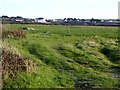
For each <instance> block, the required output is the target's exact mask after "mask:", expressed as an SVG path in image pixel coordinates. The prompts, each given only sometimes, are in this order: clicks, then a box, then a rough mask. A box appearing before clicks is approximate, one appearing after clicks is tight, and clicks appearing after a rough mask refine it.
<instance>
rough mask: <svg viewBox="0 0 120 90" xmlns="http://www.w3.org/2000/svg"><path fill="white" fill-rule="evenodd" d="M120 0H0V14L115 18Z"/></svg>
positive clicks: (32, 16)
mask: <svg viewBox="0 0 120 90" xmlns="http://www.w3.org/2000/svg"><path fill="white" fill-rule="evenodd" d="M119 1H120V0H0V16H2V15H8V16H22V17H25V18H26V17H28V18H37V17H44V18H46V19H50V18H51V19H55V18H84V19H87V18H88V19H91V18H98V19H117V18H118V2H119Z"/></svg>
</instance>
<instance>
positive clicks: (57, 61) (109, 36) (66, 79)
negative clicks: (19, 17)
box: [3, 24, 120, 88]
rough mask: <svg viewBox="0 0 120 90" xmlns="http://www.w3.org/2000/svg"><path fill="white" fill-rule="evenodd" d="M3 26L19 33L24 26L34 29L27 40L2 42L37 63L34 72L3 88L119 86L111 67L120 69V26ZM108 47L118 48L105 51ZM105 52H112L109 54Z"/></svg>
mask: <svg viewBox="0 0 120 90" xmlns="http://www.w3.org/2000/svg"><path fill="white" fill-rule="evenodd" d="M3 26H4V27H6V30H20V29H21V28H23V27H33V28H34V29H35V30H25V31H24V32H25V33H26V34H27V35H26V37H25V38H14V37H10V38H4V39H3V43H8V44H10V45H12V47H14V50H13V49H12V50H13V51H17V52H18V53H20V54H21V55H22V56H23V57H29V58H31V59H32V60H33V61H34V62H35V63H36V64H37V66H36V68H37V70H36V71H34V72H31V73H28V72H21V73H19V74H18V75H17V78H15V79H13V78H8V79H6V80H4V87H9V88H26V87H27V88H49V87H51V88H59V87H67V88H68V87H69V88H74V87H80V88H94V87H99V88H100V87H104V88H118V87H120V86H119V85H120V84H119V82H118V81H119V80H118V79H117V78H114V77H113V76H112V71H111V67H113V66H114V67H118V66H120V64H119V63H117V62H119V56H118V55H119V52H117V49H118V48H119V47H118V46H117V34H118V33H117V27H100V26H98V27H95V26H61V25H30V24H28V25H27V24H26V25H24V24H23V25H21V24H16V25H14V24H12V25H11V24H6V25H3ZM108 46H110V47H112V48H114V47H116V48H117V49H115V50H114V49H106V48H105V47H108ZM105 50H108V51H109V53H107V54H106V51H105ZM111 55H113V56H112V57H111ZM114 56H115V57H116V58H113V57H114ZM112 60H115V61H116V62H113V61H112ZM108 83H109V84H108Z"/></svg>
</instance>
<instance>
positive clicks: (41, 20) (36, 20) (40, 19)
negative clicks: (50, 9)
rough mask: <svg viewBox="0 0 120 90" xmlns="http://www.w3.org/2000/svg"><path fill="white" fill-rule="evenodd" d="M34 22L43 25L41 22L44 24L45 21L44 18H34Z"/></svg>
mask: <svg viewBox="0 0 120 90" xmlns="http://www.w3.org/2000/svg"><path fill="white" fill-rule="evenodd" d="M35 22H41V23H43V22H46V20H45V19H44V18H42V17H40V18H35Z"/></svg>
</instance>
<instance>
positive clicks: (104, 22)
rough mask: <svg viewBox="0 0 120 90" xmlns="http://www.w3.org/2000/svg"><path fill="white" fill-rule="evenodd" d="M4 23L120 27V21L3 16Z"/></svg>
mask: <svg viewBox="0 0 120 90" xmlns="http://www.w3.org/2000/svg"><path fill="white" fill-rule="evenodd" d="M0 18H1V19H2V23H4V24H6V23H11V24H12V23H13V24H14V23H21V24H24V23H30V24H35V23H36V24H55V25H59V24H60V25H89V26H120V19H94V18H92V19H76V18H64V19H44V18H42V17H40V18H35V19H31V18H23V17H21V16H17V17H8V16H1V17H0Z"/></svg>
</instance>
